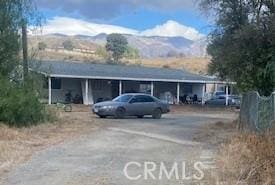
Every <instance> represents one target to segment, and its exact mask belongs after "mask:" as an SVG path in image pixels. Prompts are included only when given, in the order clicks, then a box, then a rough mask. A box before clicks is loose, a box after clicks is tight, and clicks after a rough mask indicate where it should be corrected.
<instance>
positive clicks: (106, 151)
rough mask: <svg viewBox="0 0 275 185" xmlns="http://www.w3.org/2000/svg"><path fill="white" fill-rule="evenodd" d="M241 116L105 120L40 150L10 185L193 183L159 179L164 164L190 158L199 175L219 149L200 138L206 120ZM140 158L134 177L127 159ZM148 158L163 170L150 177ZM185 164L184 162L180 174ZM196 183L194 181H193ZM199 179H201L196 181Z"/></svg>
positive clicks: (183, 115)
mask: <svg viewBox="0 0 275 185" xmlns="http://www.w3.org/2000/svg"><path fill="white" fill-rule="evenodd" d="M87 114H90V113H89V112H87ZM235 118H236V114H235V113H233V112H228V113H203V112H202V113H200V114H194V113H187V112H186V113H181V114H178V113H173V114H168V115H164V117H163V119H161V120H154V119H151V118H144V119H135V118H126V119H121V120H118V119H104V120H99V119H98V118H96V117H93V119H98V120H99V121H100V123H101V128H100V129H98V130H97V131H95V132H93V133H91V134H87V135H83V136H82V137H80V138H75V139H73V140H71V141H69V142H65V143H62V144H59V145H56V146H52V147H50V148H48V149H46V150H43V151H40V152H38V153H36V154H35V155H33V157H32V158H31V159H30V160H29V161H28V162H26V163H24V164H22V165H20V166H18V167H17V168H16V169H14V170H13V171H11V172H10V173H9V175H8V178H7V179H6V180H5V184H7V185H40V184H43V185H94V184H99V185H102V184H106V185H110V184H115V185H124V184H125V185H128V184H146V185H150V184H158V185H161V184H165V185H166V184H186V183H188V184H190V181H186V180H178V179H176V177H175V176H173V177H172V179H170V180H168V179H167V178H165V176H163V177H164V178H163V179H161V180H159V179H158V176H159V168H160V163H161V162H164V163H165V164H166V166H167V168H168V169H169V167H170V168H171V166H172V165H173V163H174V162H178V164H181V163H182V162H186V164H187V166H188V168H187V171H186V173H187V174H194V173H195V172H193V171H194V169H193V168H191V167H190V166H192V165H193V163H194V162H198V161H200V162H202V163H203V165H204V170H210V169H211V168H212V167H214V166H213V152H215V150H214V148H213V147H212V146H211V145H210V144H209V141H207V140H205V141H204V140H197V141H195V140H194V137H195V135H196V134H197V133H198V132H200V131H202V129H205V128H206V127H205V125H207V124H209V123H215V122H218V121H226V120H227V121H230V120H233V119H235ZM131 161H135V162H138V163H140V164H141V166H140V167H139V166H136V165H133V166H131V167H130V168H129V171H128V172H129V174H130V175H131V176H137V175H141V177H140V178H139V179H138V180H134V181H133V180H129V179H127V178H126V176H125V174H124V173H123V169H124V167H125V164H127V163H128V162H131ZM144 162H155V164H156V165H157V168H156V169H157V170H156V171H154V172H153V175H154V176H155V177H156V179H155V180H154V179H152V178H151V177H150V176H149V178H148V179H147V180H145V179H144V178H145V174H144V167H145V165H144ZM182 171H183V169H182V168H181V167H180V168H179V172H180V176H179V177H180V178H181V177H182V175H181V173H182ZM192 182H193V181H192ZM193 183H196V182H193Z"/></svg>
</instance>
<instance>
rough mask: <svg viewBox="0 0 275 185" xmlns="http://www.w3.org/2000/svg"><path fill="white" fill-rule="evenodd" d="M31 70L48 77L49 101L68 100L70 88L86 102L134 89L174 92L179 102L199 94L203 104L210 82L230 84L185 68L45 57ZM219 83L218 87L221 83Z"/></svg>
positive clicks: (158, 93) (164, 96)
mask: <svg viewBox="0 0 275 185" xmlns="http://www.w3.org/2000/svg"><path fill="white" fill-rule="evenodd" d="M30 70H32V71H34V72H37V73H39V74H42V75H43V76H45V78H46V79H47V80H46V81H47V85H46V86H45V98H47V99H48V100H47V101H48V103H49V104H52V103H56V102H59V101H60V102H64V100H65V97H66V94H67V93H68V92H70V93H71V95H72V96H73V97H75V96H77V97H81V99H82V103H84V104H85V105H89V104H94V103H96V102H98V101H100V100H106V99H112V98H114V97H116V96H118V95H121V94H123V93H132V92H142V93H148V94H151V95H153V96H156V97H158V98H161V99H166V100H167V99H169V97H168V98H167V96H170V99H169V101H170V103H179V102H180V98H181V97H182V96H184V95H188V96H193V95H196V96H197V97H198V99H199V100H200V102H201V103H202V104H203V103H204V101H205V99H204V97H205V93H206V92H207V85H208V84H212V85H213V84H223V86H224V87H227V88H225V89H226V92H227V93H228V85H230V83H228V82H223V81H219V80H218V79H216V78H211V77H208V76H203V75H198V74H193V73H190V72H188V71H185V70H177V69H168V68H152V67H144V66H135V65H110V64H96V63H79V62H64V61H43V62H32V63H31V64H30ZM215 87H216V88H215V90H217V85H215ZM171 101H173V102H171Z"/></svg>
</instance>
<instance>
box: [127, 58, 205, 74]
mask: <svg viewBox="0 0 275 185" xmlns="http://www.w3.org/2000/svg"><path fill="white" fill-rule="evenodd" d="M209 62H210V59H209V58H203V57H192V58H190V57H186V58H157V59H140V60H133V61H130V62H129V63H130V64H140V65H144V66H150V67H162V68H174V69H186V70H188V71H192V72H195V73H202V74H206V73H207V70H208V64H209Z"/></svg>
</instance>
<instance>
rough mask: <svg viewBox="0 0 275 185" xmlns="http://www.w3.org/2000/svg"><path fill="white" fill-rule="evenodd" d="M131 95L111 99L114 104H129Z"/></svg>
mask: <svg viewBox="0 0 275 185" xmlns="http://www.w3.org/2000/svg"><path fill="white" fill-rule="evenodd" d="M132 97H133V95H121V96H118V97H116V98H115V99H113V101H115V102H129V100H130V99H131V98H132Z"/></svg>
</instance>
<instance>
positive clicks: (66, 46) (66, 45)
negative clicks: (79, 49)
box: [62, 40, 74, 51]
mask: <svg viewBox="0 0 275 185" xmlns="http://www.w3.org/2000/svg"><path fill="white" fill-rule="evenodd" d="M62 45H63V47H64V49H66V50H69V51H72V50H73V49H74V44H73V42H72V41H71V40H65V41H64V42H63V43H62Z"/></svg>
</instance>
